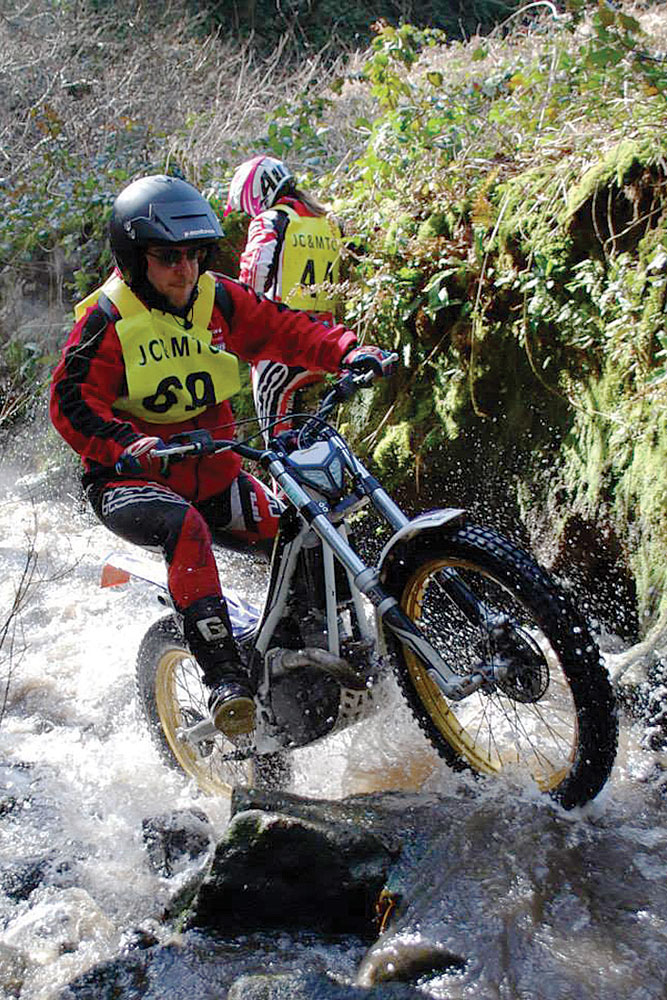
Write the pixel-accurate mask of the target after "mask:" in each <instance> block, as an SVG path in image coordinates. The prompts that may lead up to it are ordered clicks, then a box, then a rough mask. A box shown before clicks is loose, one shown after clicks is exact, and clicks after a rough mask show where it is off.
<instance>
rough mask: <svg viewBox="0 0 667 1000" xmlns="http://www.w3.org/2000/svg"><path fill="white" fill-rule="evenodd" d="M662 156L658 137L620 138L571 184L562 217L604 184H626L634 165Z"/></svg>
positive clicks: (570, 214)
mask: <svg viewBox="0 0 667 1000" xmlns="http://www.w3.org/2000/svg"><path fill="white" fill-rule="evenodd" d="M659 156H660V150H659V149H656V145H655V137H652V138H651V139H650V140H645V141H644V142H642V143H640V142H637V141H636V140H635V139H624V140H623V141H622V142H619V143H618V144H617V145H616V146H614V147H612V149H610V150H609V151H608V152H607V153H605V154H604V155H603V156H602V157H601V158H600V160H599V161H598V162H597V163H596V164H594V166H592V167H591V168H590V169H589V170H586V171H585V173H584V174H583V175H582V177H581V179H580V180H579V182H578V183H577V184H575V185H573V186H572V187H571V188H570V190H569V191H568V196H567V206H566V208H565V212H564V215H563V221H566V220H567V219H568V218H570V217H571V216H572V215H574V214H575V212H577V211H578V210H579V209H580V208H581V206H582V205H583V204H584V203H585V202H587V201H588V200H589V199H591V198H593V197H594V196H595V194H596V192H597V191H599V190H600V189H601V188H604V187H607V186H608V185H609V184H615V185H616V187H617V188H620V187H623V184H624V183H625V182H626V180H627V179H629V177H630V174H631V172H632V170H633V169H636V168H637V167H641V166H643V165H649V164H652V163H655V162H656V160H657V159H658V157H659Z"/></svg>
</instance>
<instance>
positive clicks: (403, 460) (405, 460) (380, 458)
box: [373, 421, 415, 487]
mask: <svg viewBox="0 0 667 1000" xmlns="http://www.w3.org/2000/svg"><path fill="white" fill-rule="evenodd" d="M373 462H374V463H375V466H376V468H377V469H378V471H379V473H380V475H381V477H382V479H383V481H384V483H385V484H386V485H387V486H389V487H393V486H396V485H397V484H398V483H400V482H401V480H402V479H404V478H405V476H406V475H413V474H414V467H415V456H414V452H413V450H412V444H411V426H410V424H409V423H408V422H407V421H403V422H402V423H400V424H394V425H393V426H391V427H389V428H388V429H387V430H386V431H385V432H384V433H383V434H382V439H381V440H380V443H379V444H378V445H377V446H376V447H375V450H374V451H373Z"/></svg>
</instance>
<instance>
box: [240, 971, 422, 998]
mask: <svg viewBox="0 0 667 1000" xmlns="http://www.w3.org/2000/svg"><path fill="white" fill-rule="evenodd" d="M227 1000H424V994H423V993H422V992H421V991H420V990H417V989H415V987H413V986H406V985H404V984H402V983H392V984H391V985H389V986H378V987H371V988H370V989H361V988H359V987H357V986H347V985H344V984H342V983H338V982H334V980H333V979H331V978H330V977H328V976H322V975H315V974H313V973H296V974H290V975H277V976H242V977H241V978H240V979H237V980H236V982H234V983H233V984H232V986H231V988H230V990H229V992H228V994H227Z"/></svg>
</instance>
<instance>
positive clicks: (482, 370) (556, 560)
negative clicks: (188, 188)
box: [0, 0, 667, 634]
mask: <svg viewBox="0 0 667 1000" xmlns="http://www.w3.org/2000/svg"><path fill="white" fill-rule="evenodd" d="M201 6H202V5H196V7H195V6H193V5H191V4H188V3H187V2H186V0H170V2H169V3H168V4H167V6H166V7H165V8H164V11H163V12H161V13H158V12H157V11H156V9H155V8H152V7H151V9H150V11H148V10H147V9H144V8H143V7H142V5H141V4H132V3H129V2H117V3H113V4H104V5H102V4H97V5H96V4H93V3H90V2H87V3H83V2H76V0H71V2H52V3H46V2H42V3H36V2H35V3H30V4H27V5H24V6H23V7H22V9H21V11H20V12H18V13H17V12H16V11H15V10H14V9H13V10H11V11H10V10H7V11H6V12H5V14H4V17H3V18H2V20H0V66H2V67H3V70H2V75H1V76H0V98H1V100H0V108H3V109H5V110H4V111H2V112H0V115H4V118H2V119H0V123H1V128H0V163H1V164H3V166H2V173H3V178H2V180H1V181H0V184H1V185H2V186H1V187H0V192H1V196H2V213H0V259H1V262H2V264H1V266H2V272H1V273H0V282H1V283H2V284H1V285H0V288H1V291H2V305H1V308H0V338H2V340H3V341H4V343H5V351H4V360H3V365H4V373H5V374H4V377H5V383H4V385H5V388H4V391H3V394H2V409H0V423H1V422H2V421H3V415H4V420H5V423H6V422H7V421H9V420H11V419H15V418H16V416H17V415H18V414H19V413H20V412H22V409H25V406H26V405H27V404H28V403H29V402H31V401H34V399H35V393H34V391H27V392H26V378H28V379H29V381H28V383H27V384H28V386H34V379H36V378H38V377H39V376H38V374H37V373H38V370H39V365H40V358H41V359H46V362H47V369H48V362H49V360H50V358H51V357H52V356H53V353H54V351H55V349H56V345H57V343H58V342H59V340H60V339H61V337H62V328H63V323H64V322H66V320H65V312H66V308H67V307H68V305H69V302H71V300H72V299H73V298H76V297H77V296H78V295H79V294H80V293H82V292H84V291H87V290H88V289H89V288H91V287H93V286H94V285H95V284H96V283H97V282H98V281H99V280H100V279H101V278H102V277H104V274H105V272H106V269H107V268H108V266H109V263H110V261H109V258H108V251H107V249H106V241H105V226H106V220H107V217H108V212H109V209H110V205H111V202H112V200H113V197H114V195H115V193H116V192H117V190H118V188H119V187H120V186H122V184H123V183H125V181H127V180H128V179H130V178H131V177H133V176H135V175H137V174H140V173H144V172H147V171H156V170H167V171H179V172H181V173H183V175H184V176H186V177H187V178H188V179H189V180H191V181H193V183H195V184H197V185H199V186H200V187H201V188H202V189H203V190H205V192H206V193H207V195H208V196H209V197H210V199H211V201H212V203H213V204H214V205H216V207H218V208H219V209H220V210H221V209H222V207H223V205H224V201H225V199H226V190H227V184H228V181H229V178H230V176H231V172H232V171H233V168H234V167H235V166H236V164H237V163H238V162H239V161H240V160H241V159H243V158H245V157H246V156H249V155H255V154H256V153H257V152H260V151H267V152H271V153H273V154H275V155H278V156H281V157H284V158H285V159H287V160H288V162H289V163H290V166H291V167H292V169H293V170H294V171H295V172H296V173H297V175H298V176H299V177H300V179H301V180H302V182H303V183H304V185H305V186H311V187H313V188H314V189H316V191H317V193H318V194H319V195H320V197H322V198H324V199H325V200H328V201H329V202H331V203H332V205H333V207H334V209H335V211H336V213H337V214H338V216H339V217H340V218H341V219H342V220H343V222H344V224H345V228H346V232H347V234H348V237H349V243H350V247H349V250H348V252H347V256H346V261H345V265H346V278H347V280H346V283H345V286H344V292H345V294H344V301H343V302H342V303H341V309H342V310H344V315H345V320H346V322H347V323H348V324H350V325H353V326H354V327H355V328H356V329H357V330H358V331H359V334H360V336H362V337H368V338H369V339H370V340H373V341H375V342H380V343H382V344H383V345H385V346H387V347H393V348H396V349H397V350H398V351H399V353H400V355H401V358H402V360H403V366H402V368H401V371H400V373H399V375H398V376H397V378H396V379H394V380H393V381H392V383H391V384H389V385H383V386H382V387H380V388H379V389H378V390H377V391H376V394H375V396H374V397H372V398H371V399H366V400H364V401H362V403H361V404H360V406H363V408H364V410H363V413H362V414H360V413H356V414H352V415H351V419H350V423H349V427H348V430H349V433H350V436H351V437H353V438H354V437H355V436H356V437H357V438H358V439H357V440H356V441H355V443H356V444H357V446H359V447H360V448H361V449H362V450H365V451H367V452H369V453H371V454H372V457H373V459H374V461H375V463H376V464H377V465H378V466H379V467H380V470H381V472H382V474H383V476H384V477H385V478H386V480H387V481H388V482H389V484H390V485H394V486H395V487H396V488H398V489H399V490H400V491H401V492H402V494H403V496H404V499H405V502H406V503H408V505H414V507H415V508H416V507H423V506H424V505H426V504H431V503H433V504H434V503H438V504H443V503H444V504H446V503H452V504H456V505H467V506H470V507H472V508H473V509H474V511H475V513H476V514H477V515H478V516H480V517H482V518H483V519H484V520H486V521H491V522H493V523H495V524H497V525H499V526H500V527H502V528H503V530H508V531H509V532H510V533H515V534H516V533H523V536H524V537H523V540H524V541H528V542H529V543H530V544H532V545H533V547H534V548H537V550H538V553H539V554H540V556H541V558H542V559H543V561H545V562H547V563H548V564H550V565H551V566H552V567H553V568H555V569H556V570H557V571H558V572H560V573H561V575H566V576H567V575H570V576H572V578H575V577H576V576H577V574H578V576H579V578H580V579H581V580H583V582H584V583H585V584H586V586H587V589H588V592H589V593H590V594H592V595H595V596H594V597H591V599H590V600H591V606H592V608H593V609H594V610H595V612H596V613H597V614H599V616H600V618H601V619H602V620H604V621H605V622H608V623H609V624H610V625H613V627H614V628H617V629H621V630H622V631H623V630H625V631H626V632H627V633H629V634H630V633H633V632H637V631H639V632H642V631H643V630H644V629H645V627H646V626H647V625H650V624H652V623H655V622H656V621H660V620H662V617H663V616H664V613H665V607H666V604H665V597H664V595H665V593H666V588H665V583H666V582H667V581H666V580H665V573H666V572H667V530H666V529H667V524H666V523H665V521H666V516H667V515H666V513H665V511H666V509H667V507H666V504H665V499H666V497H665V486H664V482H665V480H664V468H665V461H664V459H665V450H666V447H667V442H666V439H665V433H666V428H665V398H666V397H665V385H666V383H667V377H666V374H667V373H666V369H665V359H666V357H667V355H666V353H665V352H666V350H667V331H666V326H665V301H666V296H667V291H666V288H667V233H666V232H665V226H666V222H665V218H666V216H665V191H666V188H665V184H666V180H665V178H666V175H667V170H666V168H665V162H666V161H665V152H666V151H665V143H666V141H667V140H665V124H666V122H665V118H666V105H665V93H666V90H665V64H664V61H663V57H662V55H661V53H662V52H664V51H666V50H667V26H666V23H665V15H664V13H663V10H662V7H661V6H660V5H652V4H642V5H636V6H634V7H629V6H623V7H620V6H618V5H614V6H612V5H609V4H607V3H605V2H604V0H600V2H592V3H587V4H585V3H583V2H579V0H569V2H568V3H567V4H559V5H554V4H552V3H549V2H539V3H529V4H526V5H524V7H522V8H521V9H516V6H511V7H509V10H510V13H509V14H508V10H507V9H505V10H503V11H499V13H502V14H503V15H504V20H503V22H502V24H501V25H499V26H498V27H496V28H493V29H492V28H491V22H492V19H493V17H494V13H495V8H497V7H498V5H495V4H491V3H488V4H482V3H480V4H478V5H477V7H475V8H474V10H473V7H472V6H471V5H467V6H465V10H466V11H467V13H468V14H471V16H474V17H475V18H479V20H480V22H482V23H483V24H484V26H485V29H487V30H485V33H479V34H472V30H473V29H472V27H471V23H470V22H466V24H465V25H463V24H462V26H461V28H460V30H459V32H458V35H457V37H456V38H455V37H454V36H453V33H452V29H451V27H450V22H451V18H452V16H456V18H458V17H459V15H460V14H461V11H460V10H459V9H458V6H457V5H456V4H448V5H445V4H435V3H433V4H430V5H421V4H416V3H415V4H406V5H401V6H400V10H399V5H398V4H386V5H380V4H379V3H378V4H376V5H375V6H374V5H373V4H371V6H370V7H369V8H368V9H367V14H368V20H367V21H366V24H365V30H366V31H367V32H368V34H366V35H363V30H364V28H363V25H362V26H358V25H357V22H356V21H355V20H354V18H352V17H350V16H348V17H347V19H346V23H347V24H348V25H349V26H350V28H351V30H352V32H353V37H352V42H353V43H354V42H355V40H356V41H357V42H361V41H363V43H364V45H366V39H367V38H369V39H370V41H369V43H368V45H367V46H366V47H365V48H363V49H360V50H359V51H354V49H353V48H352V47H351V46H350V37H349V35H348V36H347V37H346V38H345V39H341V40H339V38H338V35H337V34H336V33H334V35H333V37H334V39H335V40H336V46H338V45H339V41H340V47H336V46H334V44H333V43H332V42H331V37H332V33H331V26H332V24H333V21H332V19H335V15H334V13H333V10H334V8H333V6H332V7H331V8H330V7H329V5H328V4H326V3H321V4H318V3H315V2H310V3H308V2H306V0H303V2H297V0H294V2H292V3H281V4H280V5H277V6H276V5H275V4H270V3H268V0H266V2H264V3H262V2H259V0H258V2H256V3H255V4H250V5H240V4H234V5H232V7H233V10H234V16H233V17H232V18H231V22H232V23H231V30H230V23H229V22H230V18H229V16H228V17H227V23H225V21H224V11H225V10H229V6H230V5H215V4H209V5H207V7H206V11H205V12H202V10H201ZM353 6H354V7H355V10H356V11H357V12H358V11H359V7H358V5H353ZM376 7H377V10H376V9H375V8H376ZM427 7H428V8H429V9H428V11H427V10H426V8H427ZM269 8H270V9H271V11H272V12H273V15H272V17H271V18H269V15H268V11H269ZM371 8H372V9H371ZM408 8H409V10H408ZM482 8H483V9H482ZM344 9H345V10H347V8H344V5H342V4H340V3H339V4H338V5H337V6H336V11H338V12H340V16H341V21H340V22H339V23H338V27H339V28H340V27H341V25H342V15H343V11H344ZM439 11H442V21H441V22H439V21H438V18H439V17H440V13H438V12H439ZM436 13H437V17H436V16H435V14H436ZM377 14H384V16H385V17H386V18H387V20H386V21H384V22H382V21H376V22H375V26H374V27H373V29H372V30H371V29H370V18H371V17H373V18H375V16H376V15H377ZM404 14H405V15H409V20H406V18H405V17H403V18H401V17H400V16H398V15H404ZM336 16H337V15H336ZM392 16H393V21H392V20H391V18H392ZM446 17H449V18H450V22H447V21H446ZM429 19H431V23H430V26H428V27H424V24H425V23H426V22H427V21H428V20H429ZM410 20H411V21H412V22H413V23H410ZM267 24H268V25H269V30H260V26H264V25H267ZM327 25H328V36H327V45H326V46H325V48H324V50H322V49H320V44H321V40H320V38H319V36H318V35H317V33H316V32H317V30H319V29H320V28H324V27H325V26H327ZM443 28H446V29H447V30H446V31H443V30H442V29H443ZM245 223H246V220H244V219H243V218H241V217H234V216H232V217H230V219H229V220H228V223H227V229H228V234H229V240H228V243H227V246H226V250H225V254H224V256H223V259H222V261H221V266H222V267H223V268H224V269H225V270H227V271H228V272H229V273H235V268H236V257H237V254H238V251H239V249H240V247H241V246H242V242H243V237H244V231H245ZM35 300H38V301H42V302H44V301H48V303H49V304H50V305H51V306H53V305H54V303H55V304H56V305H62V310H61V312H60V313H58V317H59V318H58V321H57V322H50V323H49V325H48V327H47V328H46V329H39V330H38V329H36V322H38V321H36V320H35V319H33V318H32V317H31V315H30V311H29V310H27V307H26V303H30V302H34V301H35ZM26 310H27V311H26ZM26 315H27V317H28V318H27V319H26ZM38 315H43V313H42V314H38ZM42 370H43V366H42ZM360 416H362V417H363V419H359V417H360ZM358 428H363V431H362V430H359V429H358ZM518 526H520V528H519V527H518ZM628 606H630V607H635V608H636V614H635V615H633V614H631V615H629V616H628V615H627V614H626V613H625V612H621V611H620V610H617V608H621V607H626V608H627V607H628Z"/></svg>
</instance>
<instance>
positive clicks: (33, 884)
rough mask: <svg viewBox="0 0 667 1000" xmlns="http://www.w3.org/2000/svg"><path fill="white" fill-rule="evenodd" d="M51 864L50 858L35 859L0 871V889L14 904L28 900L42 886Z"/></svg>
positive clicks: (26, 860)
mask: <svg viewBox="0 0 667 1000" xmlns="http://www.w3.org/2000/svg"><path fill="white" fill-rule="evenodd" d="M52 864H53V859H52V858H44V857H35V858H28V859H24V860H23V861H21V863H20V864H17V865H15V866H14V867H12V868H7V869H5V870H4V871H0V889H2V891H3V892H4V894H5V895H6V896H9V898H10V899H11V900H12V901H13V902H15V903H19V902H21V900H25V899H28V897H29V896H30V895H31V894H32V893H33V892H34V891H35V889H36V888H37V887H38V886H40V885H41V884H42V882H43V881H44V879H45V877H46V876H47V875H48V874H49V872H50V870H51V868H52Z"/></svg>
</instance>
